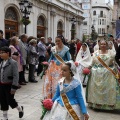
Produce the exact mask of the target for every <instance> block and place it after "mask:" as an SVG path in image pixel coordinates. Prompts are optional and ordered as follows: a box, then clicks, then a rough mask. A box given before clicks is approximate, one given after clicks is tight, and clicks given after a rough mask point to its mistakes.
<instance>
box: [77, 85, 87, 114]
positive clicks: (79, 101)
mask: <svg viewBox="0 0 120 120" xmlns="http://www.w3.org/2000/svg"><path fill="white" fill-rule="evenodd" d="M75 93H76V96H77V99H78V103H79V105H80V108H81V111H82V113H83V114H85V113H87V109H86V106H85V103H84V100H83V96H82V89H81V86H80V85H79V86H78V87H76V88H75Z"/></svg>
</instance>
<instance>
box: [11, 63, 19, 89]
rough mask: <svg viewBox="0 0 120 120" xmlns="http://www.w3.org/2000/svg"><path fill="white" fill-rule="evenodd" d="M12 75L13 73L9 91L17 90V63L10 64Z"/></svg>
mask: <svg viewBox="0 0 120 120" xmlns="http://www.w3.org/2000/svg"><path fill="white" fill-rule="evenodd" d="M12 73H13V82H12V88H11V89H17V86H18V81H19V72H18V66H17V62H13V63H12Z"/></svg>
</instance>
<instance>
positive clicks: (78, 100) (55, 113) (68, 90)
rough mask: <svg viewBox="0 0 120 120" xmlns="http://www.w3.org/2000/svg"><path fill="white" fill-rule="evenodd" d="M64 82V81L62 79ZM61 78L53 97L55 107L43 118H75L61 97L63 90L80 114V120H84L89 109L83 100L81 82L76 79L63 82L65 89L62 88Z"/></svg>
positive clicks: (48, 119)
mask: <svg viewBox="0 0 120 120" xmlns="http://www.w3.org/2000/svg"><path fill="white" fill-rule="evenodd" d="M62 82H64V81H62ZM60 85H61V80H60V81H59V83H58V85H57V90H56V93H55V95H54V97H53V99H52V100H53V102H54V104H53V107H52V109H51V111H48V112H47V113H46V115H45V116H44V118H43V120H73V119H72V117H71V116H70V114H69V113H68V112H67V109H66V108H65V107H64V103H63V101H62V98H61V95H60V94H61V92H64V93H65V94H66V96H67V97H68V99H69V103H70V104H71V106H72V108H73V109H74V111H75V112H76V114H77V115H78V116H79V118H80V120H84V116H83V114H85V113H87V109H86V106H85V103H84V100H83V96H82V90H81V85H80V82H79V81H78V80H77V79H74V78H73V80H72V81H71V82H70V83H69V84H65V83H63V90H62V91H61V90H60Z"/></svg>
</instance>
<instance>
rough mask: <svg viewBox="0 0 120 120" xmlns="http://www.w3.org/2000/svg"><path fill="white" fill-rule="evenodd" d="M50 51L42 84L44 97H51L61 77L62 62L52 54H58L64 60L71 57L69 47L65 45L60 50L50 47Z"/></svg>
mask: <svg viewBox="0 0 120 120" xmlns="http://www.w3.org/2000/svg"><path fill="white" fill-rule="evenodd" d="M51 51H52V53H51V57H50V59H49V61H48V62H49V63H50V64H49V67H48V69H47V71H46V75H45V79H44V85H43V96H44V98H53V96H54V93H55V91H56V87H57V84H58V80H60V79H61V77H62V76H61V74H60V73H61V67H62V64H61V63H60V62H59V61H58V60H57V59H56V58H55V56H54V54H58V55H59V56H60V57H61V58H62V59H63V60H64V61H69V60H70V59H71V56H70V53H69V48H68V47H67V46H65V45H64V47H63V49H62V50H61V51H57V50H56V46H54V47H52V49H51ZM52 61H54V62H52Z"/></svg>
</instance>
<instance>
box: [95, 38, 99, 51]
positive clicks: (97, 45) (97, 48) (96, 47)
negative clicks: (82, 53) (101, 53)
mask: <svg viewBox="0 0 120 120" xmlns="http://www.w3.org/2000/svg"><path fill="white" fill-rule="evenodd" d="M99 45H100V40H97V44H96V45H95V46H94V52H95V51H97V50H99V49H100V47H99Z"/></svg>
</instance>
